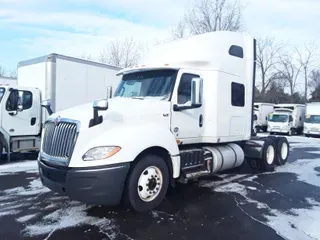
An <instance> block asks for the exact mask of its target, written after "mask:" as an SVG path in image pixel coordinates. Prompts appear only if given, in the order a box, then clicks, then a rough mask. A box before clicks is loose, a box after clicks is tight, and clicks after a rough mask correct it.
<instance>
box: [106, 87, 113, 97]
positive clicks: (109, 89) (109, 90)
mask: <svg viewBox="0 0 320 240" xmlns="http://www.w3.org/2000/svg"><path fill="white" fill-rule="evenodd" d="M109 98H112V87H111V86H109V87H107V99H109Z"/></svg>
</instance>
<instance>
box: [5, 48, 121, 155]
mask: <svg viewBox="0 0 320 240" xmlns="http://www.w3.org/2000/svg"><path fill="white" fill-rule="evenodd" d="M119 70H120V68H118V67H113V66H109V65H106V64H101V63H96V62H91V61H86V60H82V59H78V58H73V57H68V56H64V55H59V54H49V55H46V56H43V57H39V58H35V59H30V60H26V61H21V62H19V63H18V85H17V86H3V87H0V92H1V94H2V98H1V102H0V104H1V124H0V148H1V152H0V155H1V156H2V154H3V150H4V149H5V151H6V152H7V154H8V159H10V154H11V153H13V152H14V153H18V152H19V153H20V152H29V151H39V147H40V141H41V130H42V125H43V123H44V122H45V120H46V119H47V117H48V115H49V114H51V112H50V111H53V112H55V111H62V110H64V109H67V108H71V107H75V106H76V105H81V104H84V103H86V102H92V101H94V100H95V99H97V98H103V97H106V96H107V86H108V85H110V86H113V87H115V86H116V85H117V84H118V82H119V81H120V77H119V76H116V73H117V72H118V71H119ZM42 100H45V101H46V102H51V108H50V109H48V108H47V110H49V112H48V111H47V110H46V109H44V108H42V107H41V102H42ZM79 114H81V112H79Z"/></svg>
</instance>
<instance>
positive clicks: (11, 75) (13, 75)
mask: <svg viewBox="0 0 320 240" xmlns="http://www.w3.org/2000/svg"><path fill="white" fill-rule="evenodd" d="M10 77H12V78H17V77H18V70H17V69H16V68H15V69H13V70H12V71H11V73H10Z"/></svg>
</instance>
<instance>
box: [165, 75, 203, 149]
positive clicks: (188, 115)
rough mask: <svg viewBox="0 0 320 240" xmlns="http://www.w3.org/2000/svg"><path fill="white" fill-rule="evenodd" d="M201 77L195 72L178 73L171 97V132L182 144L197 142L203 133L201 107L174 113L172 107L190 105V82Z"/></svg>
mask: <svg viewBox="0 0 320 240" xmlns="http://www.w3.org/2000/svg"><path fill="white" fill-rule="evenodd" d="M199 77H201V76H200V74H199V73H198V72H197V71H191V70H190V71H182V70H181V71H179V74H178V76H177V83H178V84H176V87H175V89H174V92H173V95H172V101H171V102H172V108H171V132H172V133H173V134H174V136H175V137H176V138H177V139H180V140H183V141H184V143H192V142H197V141H198V140H199V138H200V137H201V135H202V132H203V106H201V107H200V108H193V109H187V110H180V111H174V110H173V105H174V104H177V105H179V106H190V105H191V81H192V79H193V78H199Z"/></svg>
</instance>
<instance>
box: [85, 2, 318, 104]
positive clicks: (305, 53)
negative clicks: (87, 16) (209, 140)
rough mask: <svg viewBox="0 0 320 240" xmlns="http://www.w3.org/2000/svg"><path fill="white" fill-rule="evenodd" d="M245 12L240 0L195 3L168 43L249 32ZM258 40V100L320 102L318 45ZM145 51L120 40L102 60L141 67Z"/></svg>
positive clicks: (265, 39)
mask: <svg viewBox="0 0 320 240" xmlns="http://www.w3.org/2000/svg"><path fill="white" fill-rule="evenodd" d="M244 9H245V7H244V5H243V4H242V3H241V1H240V0H194V1H193V4H192V5H191V6H190V8H189V9H187V10H186V12H185V14H184V15H183V17H182V19H181V20H180V21H179V22H178V23H177V24H176V25H175V26H173V27H171V28H170V30H169V33H170V37H171V38H170V39H168V40H175V39H179V38H183V37H187V36H191V35H197V34H203V33H207V32H214V31H220V30H229V31H237V32H240V31H245V26H244V24H243V12H244ZM256 38H257V62H256V63H257V82H256V92H255V101H262V102H271V103H306V102H308V101H320V65H319V55H318V47H317V46H316V44H315V43H314V42H308V43H305V44H304V45H303V46H299V47H297V46H294V45H290V44H288V43H284V42H279V41H277V40H276V39H274V38H271V37H269V36H257V37H256ZM143 50H146V46H145V45H143V44H142V43H140V42H138V41H135V40H134V39H133V38H127V39H124V40H122V41H120V40H118V39H116V40H114V41H112V42H110V44H109V45H108V46H107V48H106V49H104V50H103V51H102V52H101V54H100V58H99V59H98V60H99V61H100V62H103V63H108V64H112V65H116V66H119V67H130V66H132V65H135V64H137V62H138V61H139V59H140V57H141V55H142V54H141V52H143ZM84 57H85V56H84ZM87 59H88V58H87ZM301 84H302V86H301ZM299 86H300V88H299Z"/></svg>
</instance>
